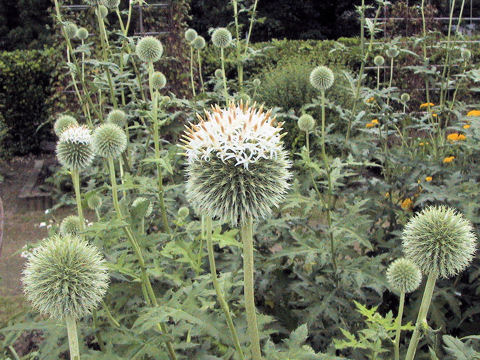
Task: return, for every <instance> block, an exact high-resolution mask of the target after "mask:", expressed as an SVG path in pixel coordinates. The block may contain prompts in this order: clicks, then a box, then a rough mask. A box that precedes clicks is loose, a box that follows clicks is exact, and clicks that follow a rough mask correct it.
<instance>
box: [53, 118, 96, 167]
mask: <svg viewBox="0 0 480 360" xmlns="http://www.w3.org/2000/svg"><path fill="white" fill-rule="evenodd" d="M57 158H58V160H59V161H60V163H61V164H62V165H63V166H65V167H67V168H68V169H70V170H82V169H85V168H86V167H87V166H89V165H90V163H91V162H92V160H93V158H94V152H93V147H92V134H91V133H90V130H89V129H88V128H87V127H85V126H71V127H69V128H68V129H66V130H65V131H63V132H62V133H61V135H60V140H59V141H58V143H57Z"/></svg>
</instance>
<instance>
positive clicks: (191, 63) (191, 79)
mask: <svg viewBox="0 0 480 360" xmlns="http://www.w3.org/2000/svg"><path fill="white" fill-rule="evenodd" d="M190 82H191V85H192V94H193V97H195V96H197V94H196V93H195V81H194V79H193V46H192V45H191V44H190Z"/></svg>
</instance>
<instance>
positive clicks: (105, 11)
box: [95, 5, 108, 18]
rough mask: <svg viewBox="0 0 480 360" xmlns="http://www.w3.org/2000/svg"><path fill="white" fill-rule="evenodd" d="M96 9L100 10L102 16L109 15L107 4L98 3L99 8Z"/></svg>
mask: <svg viewBox="0 0 480 360" xmlns="http://www.w3.org/2000/svg"><path fill="white" fill-rule="evenodd" d="M95 11H99V12H100V16H101V17H102V18H106V17H107V15H108V9H107V7H106V6H105V5H98V8H97V10H95Z"/></svg>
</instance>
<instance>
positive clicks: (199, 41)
mask: <svg viewBox="0 0 480 360" xmlns="http://www.w3.org/2000/svg"><path fill="white" fill-rule="evenodd" d="M192 46H193V48H194V49H195V50H202V49H203V48H204V47H205V39H204V38H203V36H197V37H196V38H195V40H193V41H192Z"/></svg>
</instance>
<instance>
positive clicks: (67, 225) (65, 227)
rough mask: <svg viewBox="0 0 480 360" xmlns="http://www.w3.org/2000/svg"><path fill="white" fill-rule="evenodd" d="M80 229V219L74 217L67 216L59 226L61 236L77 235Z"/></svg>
mask: <svg viewBox="0 0 480 360" xmlns="http://www.w3.org/2000/svg"><path fill="white" fill-rule="evenodd" d="M81 229H82V222H81V221H80V218H79V217H78V216H75V215H70V216H67V217H66V218H65V219H63V220H62V223H61V224H60V234H61V235H78V234H79V233H80V231H81Z"/></svg>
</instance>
